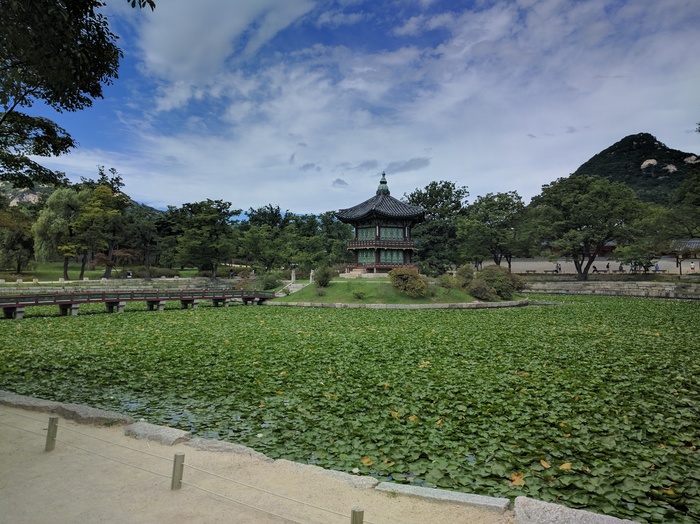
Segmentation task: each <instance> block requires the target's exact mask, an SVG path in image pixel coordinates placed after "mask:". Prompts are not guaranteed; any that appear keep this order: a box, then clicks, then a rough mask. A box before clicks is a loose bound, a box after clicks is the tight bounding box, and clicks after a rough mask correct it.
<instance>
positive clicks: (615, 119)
mask: <svg viewBox="0 0 700 524" xmlns="http://www.w3.org/2000/svg"><path fill="white" fill-rule="evenodd" d="M695 1H696V0H666V1H665V2H651V3H643V4H644V5H643V6H642V5H641V3H639V2H627V3H619V2H615V1H612V0H588V1H586V2H578V1H572V0H546V1H540V2H532V1H530V0H517V1H511V2H505V1H504V2H495V3H491V2H481V3H479V4H478V5H479V9H474V10H470V9H466V8H465V9H463V10H462V11H459V10H458V9H456V8H454V6H453V8H452V9H451V10H450V11H449V12H441V11H439V7H440V5H441V4H440V3H434V2H423V5H421V6H419V7H420V8H421V10H419V11H416V10H415V9H414V10H413V11H410V10H408V9H406V10H405V11H401V13H400V14H397V16H396V17H395V18H387V19H385V20H378V17H379V16H380V15H381V12H380V11H373V10H372V6H373V5H374V4H372V3H371V2H365V3H363V2H361V1H358V0H353V1H345V2H335V3H332V4H330V6H329V7H328V6H326V5H325V4H324V5H323V6H322V7H323V8H322V7H317V8H314V4H313V3H312V2H310V1H304V0H288V1H287V2H285V3H280V2H279V1H273V0H255V1H253V0H245V1H237V2H227V1H224V0H217V1H215V0H204V1H202V2H197V3H193V2H191V1H189V0H188V1H184V0H171V1H169V2H167V3H166V2H159V4H158V7H157V9H156V13H154V14H149V15H148V16H139V18H138V19H139V20H141V19H146V20H147V22H145V23H143V26H142V27H141V30H142V32H141V35H142V37H141V40H140V44H139V45H140V46H141V48H142V49H143V52H144V55H143V60H144V63H143V68H142V70H143V71H144V73H145V74H147V75H148V78H149V79H150V80H151V81H152V83H151V84H150V85H151V86H152V87H153V90H152V91H149V90H148V89H145V88H143V87H142V91H140V92H138V93H137V94H138V95H139V96H141V97H142V99H140V98H139V97H132V99H131V102H132V104H133V105H132V106H131V107H129V108H128V110H127V109H124V110H123V113H122V116H121V120H120V121H119V126H120V128H121V129H124V130H125V137H124V139H123V140H121V141H120V142H119V144H118V147H117V145H116V144H115V146H114V150H113V151H112V150H110V149H109V147H106V146H105V147H102V148H101V149H100V150H93V151H90V150H81V151H80V152H79V153H78V154H74V155H70V156H69V157H66V158H65V159H58V160H57V161H56V162H57V163H58V164H56V165H62V166H65V167H64V170H66V171H69V172H72V173H75V174H76V175H78V174H81V175H84V176H94V173H95V166H96V165H97V164H104V165H107V166H114V167H116V168H117V169H118V170H119V171H120V172H121V173H123V174H124V178H125V180H126V182H127V188H126V189H127V192H129V194H131V195H132V196H134V197H135V198H137V199H140V200H143V201H147V202H151V203H155V204H158V205H161V206H164V205H167V204H175V205H177V204H181V203H183V202H188V201H195V200H202V199H205V198H223V199H225V200H229V201H232V202H233V203H234V206H235V207H242V208H244V209H247V208H248V207H259V206H261V205H265V204H267V203H273V204H279V205H280V206H281V207H282V208H284V209H290V210H294V211H297V212H320V211H325V210H329V209H339V208H345V207H348V206H351V205H354V204H355V203H358V202H360V201H362V200H364V199H366V198H367V197H368V196H371V194H372V193H373V192H374V190H375V189H376V184H377V182H378V175H379V174H380V172H381V169H382V168H383V167H384V168H386V169H387V174H389V175H390V179H389V183H390V188H391V190H392V194H394V195H402V194H404V193H409V192H411V191H412V190H414V189H415V188H417V187H423V186H425V185H427V184H428V183H429V182H430V181H433V180H451V181H455V182H456V183H458V184H459V185H468V186H469V190H470V193H471V195H472V198H474V197H475V196H477V195H483V194H485V193H488V192H495V191H509V190H518V191H519V192H520V194H521V195H523V196H524V197H525V199H526V200H527V199H529V198H530V197H531V196H533V195H534V194H536V193H537V192H539V190H540V188H541V186H542V185H543V184H545V183H548V182H551V181H552V180H554V179H556V178H558V177H561V176H566V175H568V174H569V173H570V172H572V171H574V170H575V169H576V168H577V167H578V166H579V165H580V164H581V163H583V162H584V161H586V160H587V159H588V158H590V157H591V156H593V155H594V154H595V153H597V152H599V151H601V150H602V149H604V148H605V147H608V146H609V145H611V144H612V143H613V142H615V141H617V140H619V139H621V138H622V137H624V136H626V135H628V134H632V133H638V132H651V133H652V134H655V135H657V137H658V138H659V139H660V140H661V141H663V142H665V143H667V144H668V145H669V146H670V147H674V148H677V149H682V150H686V151H688V152H696V153H697V150H698V146H697V144H698V139H697V137H698V135H697V134H693V133H688V130H689V129H692V128H693V123H694V122H696V121H697V120H698V119H699V118H700V117H698V116H697V115H698V114H700V105H699V102H698V97H697V85H698V84H699V83H700V63H699V62H698V61H697V59H696V57H695V56H694V55H693V54H692V53H690V52H689V51H690V50H692V49H694V48H695V47H696V46H697V44H696V41H697V26H698V24H700V15H699V14H698V12H697V10H694V9H692V7H693V6H694V3H695ZM418 3H419V2H414V3H406V4H404V3H401V4H400V5H401V6H402V9H403V7H404V6H405V5H409V4H410V5H412V6H414V7H415V6H417V5H418ZM397 5H399V4H397ZM319 6H321V4H319ZM642 7H643V8H642ZM357 13H363V16H366V18H364V19H363V23H362V24H355V25H354V26H353V27H352V28H349V29H348V28H347V27H346V26H347V24H354V23H355V22H356V21H357V19H356V18H353V16H355V15H356V14H357ZM143 14H144V15H145V14H146V13H143ZM155 14H158V16H157V17H156V16H154V15H155ZM126 16H130V15H126ZM373 23H377V24H379V23H381V26H382V27H383V28H388V29H387V30H386V34H382V35H378V34H377V33H376V32H372V34H371V37H372V38H376V39H377V40H378V42H376V43H374V45H372V44H371V42H369V41H368V37H366V34H367V33H364V35H365V36H364V37H363V38H364V39H363V40H361V41H358V42H356V43H355V45H353V43H352V42H348V41H346V40H343V41H342V42H341V43H334V40H333V39H330V40H329V39H324V38H322V37H321V36H318V37H317V38H318V40H314V39H313V38H311V36H309V35H326V34H327V33H328V32H329V29H331V30H333V31H334V30H335V29H336V28H340V30H341V31H342V30H345V31H348V32H349V31H355V30H356V31H358V33H360V32H361V30H362V29H364V27H363V25H364V24H370V27H371V29H373V28H374V26H371V24H373ZM392 28H393V29H392ZM434 30H437V31H434ZM429 31H432V33H431V36H430V39H424V38H426V37H425V35H426V34H427V33H426V32H429ZM297 34H303V35H304V36H305V37H306V39H304V40H303V41H304V44H303V45H301V44H299V45H297V44H296V41H295V40H294V38H293V36H294V35H297ZM436 35H439V36H436ZM277 36H280V38H282V40H283V41H284V42H285V45H284V46H280V45H278V44H276V42H277V40H278V39H276V37H277ZM437 38H440V40H439V41H437ZM266 46H269V48H268V47H266ZM139 108H141V109H139ZM533 137H535V138H533ZM122 147H123V148H124V149H121V148H122ZM392 174H394V175H396V176H393V177H392V176H391V175H392Z"/></svg>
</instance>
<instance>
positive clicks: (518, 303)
mask: <svg viewBox="0 0 700 524" xmlns="http://www.w3.org/2000/svg"><path fill="white" fill-rule="evenodd" d="M529 303H530V300H529V299H527V298H525V299H523V300H511V301H508V302H463V303H454V304H343V303H320V302H270V301H265V303H264V304H263V305H265V306H291V307H317V308H335V309H404V310H415V309H497V308H505V307H522V306H527V305H528V304H529Z"/></svg>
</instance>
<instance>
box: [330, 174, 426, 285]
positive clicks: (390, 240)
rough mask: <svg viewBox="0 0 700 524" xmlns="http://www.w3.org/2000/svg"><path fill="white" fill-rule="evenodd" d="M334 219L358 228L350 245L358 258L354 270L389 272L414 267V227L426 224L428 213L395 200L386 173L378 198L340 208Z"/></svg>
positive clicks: (349, 248) (380, 184)
mask: <svg viewBox="0 0 700 524" xmlns="http://www.w3.org/2000/svg"><path fill="white" fill-rule="evenodd" d="M335 216H336V217H337V218H338V220H340V221H341V222H345V223H346V224H351V225H352V226H353V227H354V228H355V238H354V239H353V240H350V241H349V242H348V246H347V248H348V250H350V251H352V252H353V254H354V256H355V261H354V263H353V264H351V265H350V266H349V268H350V269H352V270H353V271H357V272H372V273H386V272H388V271H390V270H391V269H393V268H395V267H400V266H412V265H413V252H414V251H415V249H416V248H415V245H414V244H413V240H412V239H411V228H412V227H413V226H414V225H415V224H419V223H420V222H422V221H423V219H424V218H425V210H424V209H423V208H422V207H419V206H411V205H409V204H405V203H404V202H401V201H400V200H397V199H396V198H394V197H392V196H391V194H390V192H389V186H388V185H387V183H386V174H385V173H382V179H381V180H380V182H379V188H378V189H377V193H376V195H375V196H373V197H372V198H370V199H369V200H365V201H364V202H362V203H361V204H357V205H356V206H354V207H350V208H347V209H341V210H340V211H338V212H337V213H335Z"/></svg>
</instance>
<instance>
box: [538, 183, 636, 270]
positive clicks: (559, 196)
mask: <svg viewBox="0 0 700 524" xmlns="http://www.w3.org/2000/svg"><path fill="white" fill-rule="evenodd" d="M642 211H643V206H642V204H641V202H640V201H639V199H637V197H636V195H635V193H634V191H633V190H632V189H630V188H629V187H628V186H626V185H625V184H622V183H619V182H610V181H609V180H607V179H605V178H601V177H598V176H576V177H569V178H560V179H558V180H556V181H555V182H552V183H551V184H547V185H545V186H543V187H542V193H541V194H540V195H538V196H536V197H534V198H533V199H532V202H531V203H530V205H529V214H530V217H529V224H530V228H531V231H532V233H533V235H532V240H533V241H535V242H537V244H538V245H539V246H541V247H542V248H543V250H550V252H552V253H557V254H559V255H560V256H564V257H566V258H569V259H571V260H573V262H574V265H575V266H576V272H577V273H578V276H579V279H581V280H585V279H586V278H587V276H588V270H589V269H590V267H591V266H592V264H593V262H594V261H595V259H596V257H597V256H598V255H600V254H602V253H603V249H604V247H605V245H606V244H608V243H610V242H617V243H625V242H627V241H629V240H631V238H632V236H633V231H634V228H633V225H634V222H635V221H636V220H637V219H638V218H639V216H640V215H641V213H642Z"/></svg>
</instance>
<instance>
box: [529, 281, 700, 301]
mask: <svg viewBox="0 0 700 524" xmlns="http://www.w3.org/2000/svg"><path fill="white" fill-rule="evenodd" d="M526 292H527V293H551V294H564V295H605V296H622V297H647V298H681V299H696V300H698V299H700V282H698V283H696V282H616V281H595V282H578V281H570V280H567V281H561V282H552V281H549V282H533V281H530V282H528V283H527V289H526Z"/></svg>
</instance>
